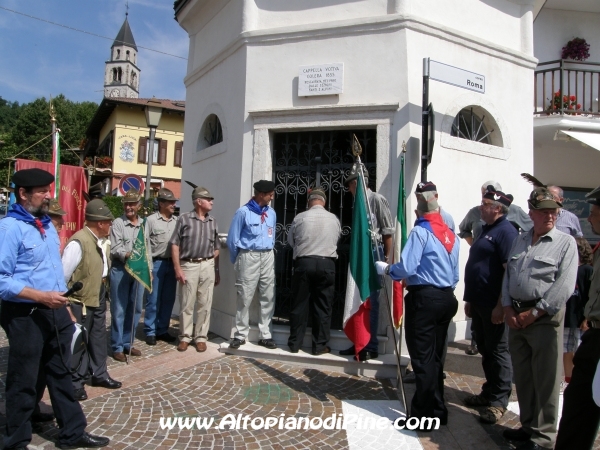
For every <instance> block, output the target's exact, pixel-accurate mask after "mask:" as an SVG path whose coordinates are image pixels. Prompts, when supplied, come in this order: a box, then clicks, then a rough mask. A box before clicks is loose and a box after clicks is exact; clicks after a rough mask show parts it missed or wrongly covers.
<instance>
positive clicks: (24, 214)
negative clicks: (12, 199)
mask: <svg viewBox="0 0 600 450" xmlns="http://www.w3.org/2000/svg"><path fill="white" fill-rule="evenodd" d="M6 217H14V218H15V219H17V220H21V221H23V222H27V223H30V224H31V225H33V226H34V227H35V226H36V225H35V219H40V220H41V221H42V224H43V225H44V226H46V225H48V224H49V223H50V216H49V215H47V214H46V215H44V216H42V217H33V216H32V215H31V213H29V211H27V210H26V209H25V208H23V206H21V205H20V204H19V203H13V205H12V207H11V209H9V210H8V212H7V213H6Z"/></svg>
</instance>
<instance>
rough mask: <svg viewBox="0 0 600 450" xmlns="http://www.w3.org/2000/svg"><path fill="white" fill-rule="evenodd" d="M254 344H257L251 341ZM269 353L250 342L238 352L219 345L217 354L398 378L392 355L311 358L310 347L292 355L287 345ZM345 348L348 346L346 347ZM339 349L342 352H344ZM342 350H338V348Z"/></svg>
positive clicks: (403, 358)
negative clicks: (362, 358) (357, 358)
mask: <svg viewBox="0 0 600 450" xmlns="http://www.w3.org/2000/svg"><path fill="white" fill-rule="evenodd" d="M254 342H256V341H254ZM278 344H279V345H280V346H279V347H278V348H276V349H273V350H269V349H267V348H265V347H261V346H259V345H257V344H254V343H252V342H250V341H247V342H246V344H244V345H242V346H241V347H240V348H238V349H232V348H229V343H228V342H224V343H222V344H221V346H220V349H219V351H220V352H222V353H226V354H231V355H239V356H244V357H248V358H256V359H268V360H270V361H281V362H285V363H288V364H296V365H301V366H304V367H307V368H311V369H316V370H324V371H334V372H343V373H347V374H351V375H361V376H366V377H375V378H393V379H395V378H396V377H397V375H396V374H397V368H396V367H397V362H396V361H397V360H396V356H395V355H394V354H379V357H378V358H377V359H371V360H369V361H363V362H358V361H355V360H354V358H353V357H352V356H340V355H338V354H337V351H336V352H335V353H328V354H325V355H319V356H313V355H312V354H311V353H310V352H311V350H310V344H309V346H307V347H303V348H302V349H301V350H300V351H299V352H298V353H291V352H290V351H289V350H288V348H287V345H286V344H283V345H281V344H280V343H279V342H278ZM346 347H347V346H346ZM346 347H342V348H346ZM340 350H341V348H340ZM400 364H401V365H402V366H404V367H406V365H407V364H408V357H406V356H402V357H401V359H400Z"/></svg>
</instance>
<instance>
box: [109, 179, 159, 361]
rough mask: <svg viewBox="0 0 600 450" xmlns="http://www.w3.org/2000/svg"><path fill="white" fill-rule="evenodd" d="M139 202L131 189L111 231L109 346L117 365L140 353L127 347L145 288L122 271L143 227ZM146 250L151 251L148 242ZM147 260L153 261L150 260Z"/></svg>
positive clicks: (123, 199)
mask: <svg viewBox="0 0 600 450" xmlns="http://www.w3.org/2000/svg"><path fill="white" fill-rule="evenodd" d="M140 199H141V196H140V193H139V192H138V191H137V190H135V189H130V190H129V191H128V192H127V194H125V196H124V197H122V201H123V209H124V210H125V214H124V215H123V216H121V217H117V218H116V219H115V220H114V221H113V223H112V227H111V229H110V242H111V247H110V256H111V258H112V267H111V268H110V315H111V333H110V341H111V342H110V343H111V347H112V350H113V358H114V359H116V360H117V361H120V362H125V361H126V359H125V354H129V355H132V356H141V355H142V352H141V351H139V350H138V349H136V348H129V345H130V342H131V325H132V321H133V324H134V325H133V326H134V329H133V332H134V334H135V326H136V325H137V324H138V322H139V321H140V317H141V315H142V303H143V299H144V286H143V285H142V283H139V282H138V281H136V279H135V278H133V277H132V276H131V275H130V274H129V273H128V272H127V271H126V270H125V263H126V262H127V259H128V258H129V256H130V255H131V250H132V249H133V243H134V242H135V240H136V238H137V236H138V233H139V231H140V227H142V226H143V223H144V220H143V219H142V218H141V217H139V216H138V211H139V209H140V206H141V204H140ZM146 246H147V248H150V247H149V242H148V240H147V239H146ZM150 259H152V257H151V256H150ZM150 263H152V261H150Z"/></svg>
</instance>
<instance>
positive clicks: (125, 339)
mask: <svg viewBox="0 0 600 450" xmlns="http://www.w3.org/2000/svg"><path fill="white" fill-rule="evenodd" d="M144 291H145V289H144V286H143V285H142V284H140V283H138V282H137V281H136V280H135V278H133V277H132V276H131V275H129V273H127V271H125V265H124V264H123V263H121V262H116V261H115V262H114V263H113V266H112V267H111V269H110V314H111V316H112V317H111V325H110V331H111V333H110V345H111V347H112V350H113V352H115V353H116V352H122V351H123V349H129V345H130V342H131V324H132V320H133V323H134V324H135V325H137V324H138V322H139V321H140V317H141V315H142V303H143V300H144ZM134 303H135V304H134ZM133 332H134V335H135V326H134V328H133Z"/></svg>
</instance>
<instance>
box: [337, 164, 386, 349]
mask: <svg viewBox="0 0 600 450" xmlns="http://www.w3.org/2000/svg"><path fill="white" fill-rule="evenodd" d="M357 181H358V183H357V186H356V196H355V198H354V212H353V216H352V236H351V239H350V266H349V267H348V284H347V285H346V305H345V308H344V332H345V333H346V336H348V339H350V340H351V341H352V343H353V344H354V349H355V352H356V354H357V355H358V352H360V351H361V350H362V349H364V348H365V347H366V345H367V344H368V343H369V340H370V339H371V330H370V322H369V313H370V312H371V303H370V301H369V295H370V293H371V292H375V291H378V290H379V289H380V288H381V285H380V284H379V276H378V275H377V271H376V270H375V261H374V259H373V247H372V243H371V232H370V230H369V221H368V218H367V206H366V202H367V196H366V193H365V190H364V187H363V183H364V181H363V177H362V174H361V176H359V178H358V180H357Z"/></svg>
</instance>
